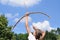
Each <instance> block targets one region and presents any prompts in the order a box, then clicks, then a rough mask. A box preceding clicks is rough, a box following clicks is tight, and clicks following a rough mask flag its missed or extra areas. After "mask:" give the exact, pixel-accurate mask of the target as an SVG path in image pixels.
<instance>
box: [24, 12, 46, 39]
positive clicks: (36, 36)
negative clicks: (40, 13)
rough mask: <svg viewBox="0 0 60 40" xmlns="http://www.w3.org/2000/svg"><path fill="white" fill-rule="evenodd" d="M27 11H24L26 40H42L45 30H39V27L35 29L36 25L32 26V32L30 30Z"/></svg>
mask: <svg viewBox="0 0 60 40" xmlns="http://www.w3.org/2000/svg"><path fill="white" fill-rule="evenodd" d="M28 15H29V14H28V13H26V15H25V20H26V22H25V25H26V30H27V33H28V35H29V36H28V40H43V38H44V36H45V32H43V31H41V30H40V29H36V27H34V26H33V29H34V32H33V34H32V33H31V31H30V28H29V25H28Z"/></svg>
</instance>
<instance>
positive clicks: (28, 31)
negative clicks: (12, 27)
mask: <svg viewBox="0 0 60 40" xmlns="http://www.w3.org/2000/svg"><path fill="white" fill-rule="evenodd" d="M25 20H26V21H25V26H26V30H27V33H28V34H29V33H31V32H30V28H29V25H28V13H26V15H25Z"/></svg>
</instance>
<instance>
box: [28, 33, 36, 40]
mask: <svg viewBox="0 0 60 40" xmlns="http://www.w3.org/2000/svg"><path fill="white" fill-rule="evenodd" d="M28 40H36V38H35V36H34V35H32V33H29V36H28Z"/></svg>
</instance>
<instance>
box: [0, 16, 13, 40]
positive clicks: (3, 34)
mask: <svg viewBox="0 0 60 40" xmlns="http://www.w3.org/2000/svg"><path fill="white" fill-rule="evenodd" d="M12 37H13V32H11V27H10V26H8V20H7V18H6V17H5V16H4V15H0V40H11V39H12Z"/></svg>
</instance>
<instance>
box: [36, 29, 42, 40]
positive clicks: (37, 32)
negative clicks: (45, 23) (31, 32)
mask: <svg viewBox="0 0 60 40" xmlns="http://www.w3.org/2000/svg"><path fill="white" fill-rule="evenodd" d="M41 36H42V31H41V30H40V29H36V36H35V37H36V39H38V40H40V37H41Z"/></svg>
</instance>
